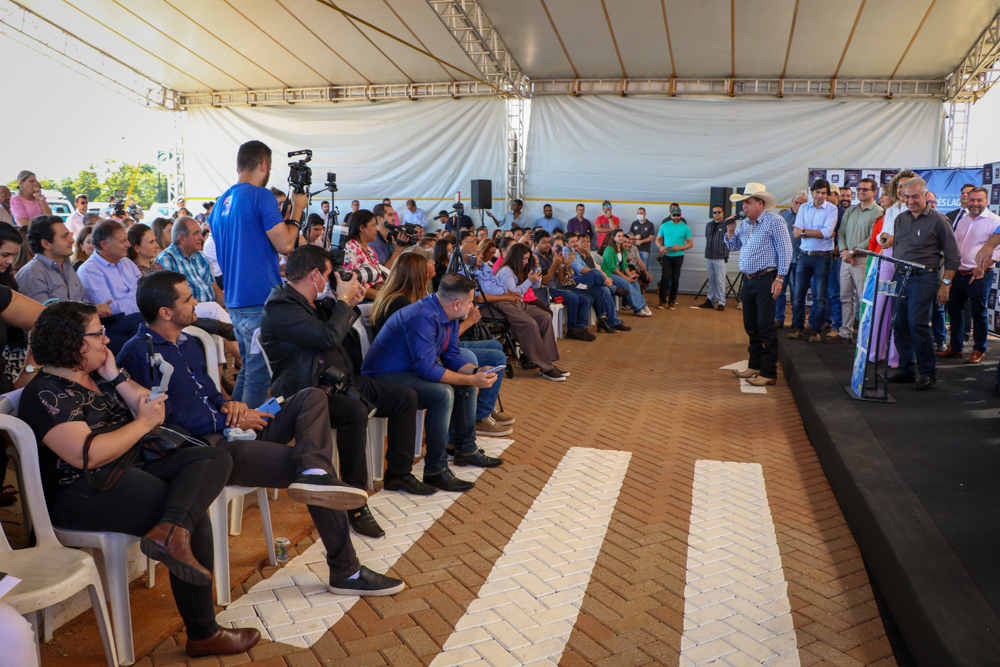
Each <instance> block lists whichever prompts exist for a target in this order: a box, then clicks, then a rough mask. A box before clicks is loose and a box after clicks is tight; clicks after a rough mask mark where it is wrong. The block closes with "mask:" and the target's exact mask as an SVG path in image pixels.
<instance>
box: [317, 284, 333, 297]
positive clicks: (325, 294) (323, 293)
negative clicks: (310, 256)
mask: <svg viewBox="0 0 1000 667" xmlns="http://www.w3.org/2000/svg"><path fill="white" fill-rule="evenodd" d="M324 285H325V287H324V288H323V290H322V291H321V292H319V294H317V295H316V298H317V299H325V298H327V297H330V296H333V293H332V292H331V291H330V282H329V281H327V282H326V283H324ZM313 287H316V283H315V282H313ZM317 289H318V288H317Z"/></svg>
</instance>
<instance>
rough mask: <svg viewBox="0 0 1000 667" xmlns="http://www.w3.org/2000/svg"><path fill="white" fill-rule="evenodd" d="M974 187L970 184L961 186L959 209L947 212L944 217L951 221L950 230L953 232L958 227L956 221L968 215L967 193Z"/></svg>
mask: <svg viewBox="0 0 1000 667" xmlns="http://www.w3.org/2000/svg"><path fill="white" fill-rule="evenodd" d="M974 187H976V186H975V185H973V184H972V183H966V184H965V185H963V186H962V197H961V199H959V203H960V204H961V208H956V209H955V210H954V211H948V212H947V213H945V216H946V217H947V218H948V220H950V221H951V229H952V231H954V229H955V228H956V227H958V221H959V220H961V219H962V218H963V217H964V216H966V215H968V214H969V191H970V190H972V188H974Z"/></svg>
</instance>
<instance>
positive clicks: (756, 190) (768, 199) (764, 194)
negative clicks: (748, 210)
mask: <svg viewBox="0 0 1000 667" xmlns="http://www.w3.org/2000/svg"><path fill="white" fill-rule="evenodd" d="M750 197H756V198H757V199H762V200H764V208H765V209H767V210H769V211H770V210H771V209H773V208H775V207H777V206H778V200H777V198H775V196H774V195H773V194H771V193H770V192H768V191H767V188H765V187H764V185H763V184H761V183H747V186H746V187H745V188H744V189H743V194H741V195H729V201H732V202H738V201H743V200H744V199H749V198H750Z"/></svg>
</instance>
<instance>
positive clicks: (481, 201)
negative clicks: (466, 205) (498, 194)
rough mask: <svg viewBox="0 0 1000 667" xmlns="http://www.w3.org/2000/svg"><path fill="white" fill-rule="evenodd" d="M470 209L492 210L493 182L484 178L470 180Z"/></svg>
mask: <svg viewBox="0 0 1000 667" xmlns="http://www.w3.org/2000/svg"><path fill="white" fill-rule="evenodd" d="M472 208H479V209H484V208H485V209H491V208H493V181H490V180H487V179H485V178H474V179H472Z"/></svg>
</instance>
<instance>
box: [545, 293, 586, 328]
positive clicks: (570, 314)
mask: <svg viewBox="0 0 1000 667" xmlns="http://www.w3.org/2000/svg"><path fill="white" fill-rule="evenodd" d="M549 292H550V294H551V295H552V296H554V297H556V296H561V297H562V299H563V308H565V309H566V326H567V327H569V328H570V329H575V328H577V327H586V326H587V325H589V324H590V308H591V306H593V305H594V300H593V299H592V298H591V297H590V295H589V294H587V293H586V292H584V291H583V290H578V289H560V288H556V289H550V290H549Z"/></svg>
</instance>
